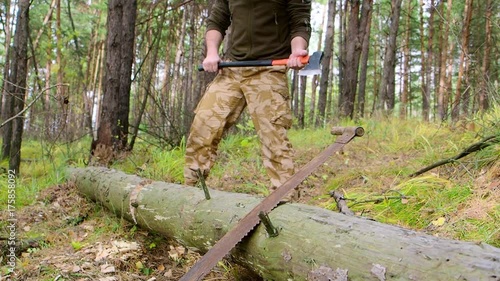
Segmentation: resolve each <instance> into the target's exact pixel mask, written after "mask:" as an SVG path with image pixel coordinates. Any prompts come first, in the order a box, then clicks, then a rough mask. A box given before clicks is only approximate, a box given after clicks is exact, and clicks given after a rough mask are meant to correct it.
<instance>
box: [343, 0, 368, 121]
mask: <svg viewBox="0 0 500 281" xmlns="http://www.w3.org/2000/svg"><path fill="white" fill-rule="evenodd" d="M372 5H373V1H372V0H365V1H363V2H362V3H361V1H359V0H358V1H350V2H349V22H348V27H347V30H346V31H345V32H346V36H345V38H346V41H345V44H346V46H345V48H344V49H343V50H344V51H345V53H344V54H343V61H342V64H341V67H342V68H343V69H344V75H343V77H342V81H341V88H340V95H339V115H340V116H341V117H349V118H353V117H354V103H355V99H356V92H357V86H358V73H359V61H360V56H361V50H362V46H363V39H364V37H365V32H366V26H367V25H368V19H369V17H368V13H369V12H370V10H371V9H372Z"/></svg>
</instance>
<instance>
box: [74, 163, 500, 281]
mask: <svg viewBox="0 0 500 281" xmlns="http://www.w3.org/2000/svg"><path fill="white" fill-rule="evenodd" d="M69 174H70V176H71V177H70V178H71V179H72V180H73V181H74V182H75V183H76V185H77V188H78V189H79V190H80V192H81V193H83V194H85V195H86V196H88V197H90V198H91V199H93V200H95V201H98V202H100V204H103V205H104V206H106V207H107V208H108V209H110V210H111V211H113V212H114V213H115V214H116V215H118V216H121V217H123V218H125V219H127V220H129V221H135V222H136V223H137V224H138V225H139V226H140V227H142V228H144V229H150V230H152V231H154V232H156V233H160V234H162V235H165V236H166V237H170V238H174V239H175V240H176V241H178V242H179V243H181V244H182V245H184V246H185V247H188V248H190V249H194V250H196V251H199V252H200V253H204V252H206V251H207V250H208V249H209V248H210V247H211V246H212V245H214V244H215V243H216V242H217V241H218V240H219V239H220V238H221V237H222V236H223V235H224V234H225V233H226V232H227V231H228V230H229V229H230V228H232V227H233V226H234V225H235V224H236V223H238V221H239V220H240V219H241V218H242V217H244V216H245V215H246V214H247V213H248V212H249V211H250V210H251V209H252V208H253V207H254V206H256V205H257V204H258V203H259V202H260V201H261V200H262V198H259V197H256V196H251V195H247V194H238V193H229V192H222V191H217V190H210V195H211V199H210V200H206V199H205V195H204V193H203V191H202V190H200V189H198V188H193V187H186V186H182V185H178V184H172V183H165V182H158V181H156V182H153V181H149V180H145V179H142V178H140V177H138V176H133V175H127V174H125V173H123V172H120V171H116V170H110V169H106V168H97V167H89V168H84V169H71V170H69ZM269 217H270V219H271V221H272V223H273V224H274V225H275V226H276V227H278V228H279V235H278V236H277V237H272V238H271V237H269V236H268V235H267V233H266V230H265V227H264V226H263V225H259V226H257V227H256V228H255V229H254V230H253V231H252V232H251V233H250V234H249V235H248V236H247V237H246V238H245V239H243V241H241V242H240V243H239V244H238V246H237V247H236V248H235V249H233V251H232V252H231V260H232V261H234V262H236V263H238V264H241V265H243V266H245V267H246V268H249V269H250V270H252V271H254V272H256V273H257V274H259V275H260V276H262V277H263V278H265V279H266V280H277V281H281V280H426V281H429V280H433V281H435V280H446V281H448V280H500V249H499V248H496V247H493V246H490V245H488V244H485V243H471V242H463V241H454V240H449V239H443V238H438V237H434V236H431V235H426V234H423V233H419V232H416V231H412V230H408V229H404V228H401V227H397V226H392V225H387V224H382V223H378V222H375V221H371V220H367V219H363V218H359V217H356V216H347V215H344V214H340V213H336V212H332V211H329V210H325V209H321V208H318V207H314V206H308V205H303V204H284V205H280V206H278V207H277V208H275V209H274V210H273V211H272V212H271V213H269Z"/></svg>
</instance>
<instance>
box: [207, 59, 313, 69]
mask: <svg viewBox="0 0 500 281" xmlns="http://www.w3.org/2000/svg"><path fill="white" fill-rule="evenodd" d="M300 62H301V63H302V64H307V63H308V62H309V56H305V57H301V58H300ZM287 63H288V59H279V60H246V61H221V62H219V69H220V68H224V67H249V66H278V65H286V64H287ZM204 70H205V69H204V68H203V65H201V64H200V65H198V71H204Z"/></svg>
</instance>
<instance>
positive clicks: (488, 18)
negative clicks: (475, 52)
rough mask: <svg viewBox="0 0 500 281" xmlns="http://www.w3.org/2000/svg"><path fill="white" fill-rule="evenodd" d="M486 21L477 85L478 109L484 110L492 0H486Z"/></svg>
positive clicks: (488, 77) (488, 68) (486, 93)
mask: <svg viewBox="0 0 500 281" xmlns="http://www.w3.org/2000/svg"><path fill="white" fill-rule="evenodd" d="M485 15H486V21H485V37H486V40H485V42H484V45H485V46H484V52H483V62H482V64H481V75H482V79H481V78H480V79H481V80H480V81H481V82H480V87H479V110H480V111H482V112H484V111H486V110H487V109H488V85H489V83H490V54H491V47H492V20H491V17H492V15H493V0H487V1H486V12H485Z"/></svg>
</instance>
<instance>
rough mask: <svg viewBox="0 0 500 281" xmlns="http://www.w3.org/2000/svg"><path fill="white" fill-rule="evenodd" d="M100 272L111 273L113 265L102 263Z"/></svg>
mask: <svg viewBox="0 0 500 281" xmlns="http://www.w3.org/2000/svg"><path fill="white" fill-rule="evenodd" d="M101 272H102V273H113V272H115V267H114V266H113V265H111V264H103V265H101Z"/></svg>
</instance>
